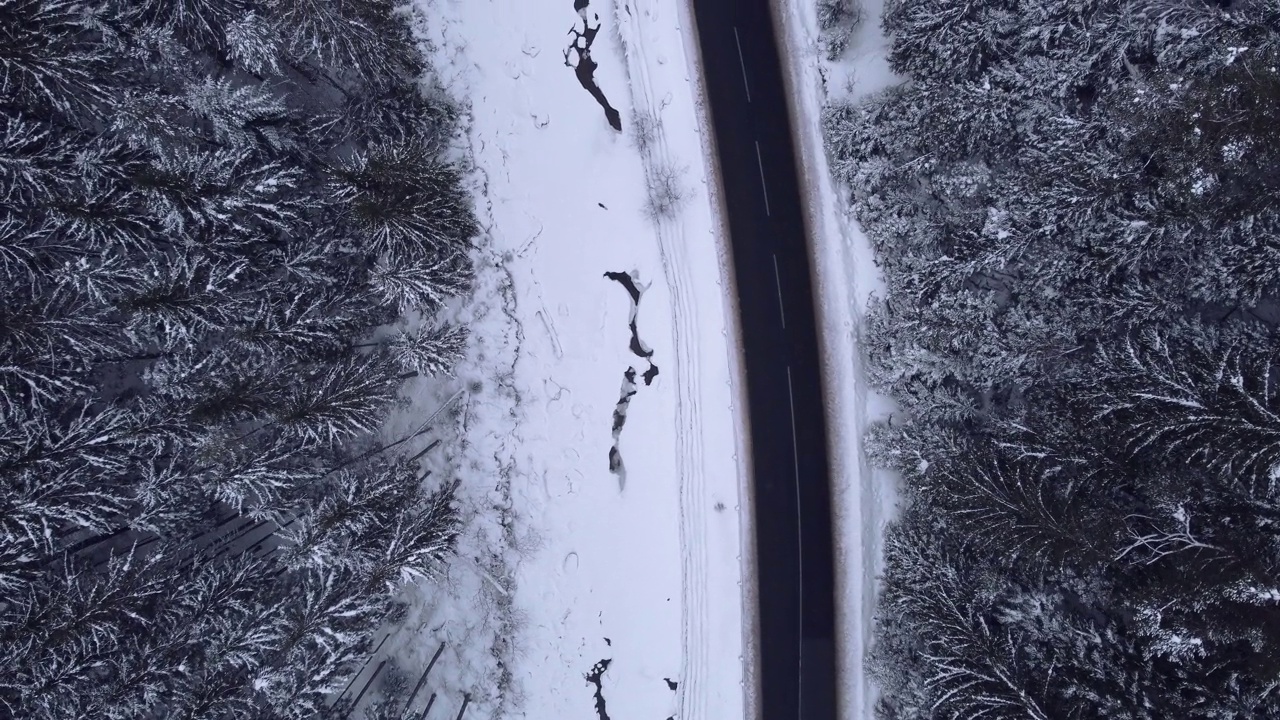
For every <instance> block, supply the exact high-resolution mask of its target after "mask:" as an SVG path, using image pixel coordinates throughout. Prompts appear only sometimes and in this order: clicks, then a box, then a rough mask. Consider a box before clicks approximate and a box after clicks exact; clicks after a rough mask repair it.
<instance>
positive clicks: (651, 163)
mask: <svg viewBox="0 0 1280 720" xmlns="http://www.w3.org/2000/svg"><path fill="white" fill-rule="evenodd" d="M614 15H615V19H616V22H617V23H618V30H619V36H620V38H621V40H622V45H623V54H624V56H625V59H626V62H625V63H624V66H623V67H624V69H625V71H626V75H627V79H628V83H627V84H628V87H629V89H630V92H631V100H632V106H633V109H634V110H636V111H637V112H639V111H643V112H646V113H648V114H649V115H650V116H651V117H654V118H658V119H659V122H658V123H657V124H656V127H655V128H654V138H653V142H652V143H650V144H648V145H647V146H646V147H645V148H644V149H643V150H642V151H641V155H642V156H643V160H644V167H645V174H646V181H647V182H646V186H648V185H649V184H650V183H652V182H653V181H654V179H655V174H656V173H657V172H659V171H660V168H662V167H668V168H669V167H674V161H675V160H676V158H674V157H672V154H671V151H670V149H669V147H668V143H667V138H666V134H665V131H664V129H663V127H662V124H661V117H662V111H663V109H664V107H665V104H664V103H659V102H655V91H654V87H653V84H652V81H651V79H650V77H649V71H648V68H649V59H648V57H647V55H646V46H645V42H644V29H643V24H644V22H646V21H652V20H653V17H652V13H651V11H650V10H648V9H645V10H641V9H639V8H638V7H637V8H635V9H633V8H632V7H631V4H630V0H623V2H621V3H620V4H617V5H615V7H614ZM642 15H643V17H642ZM676 212H677V213H678V208H677V209H676ZM655 226H656V232H657V236H658V249H659V254H660V257H661V261H662V270H663V274H664V276H665V278H666V280H667V285H668V288H669V289H670V292H671V300H672V303H671V304H672V331H673V334H674V343H673V354H674V356H675V357H674V360H675V370H674V373H673V374H674V376H675V377H674V380H675V386H676V438H677V439H676V450H677V454H678V458H677V467H678V469H679V474H678V477H679V482H680V487H679V498H680V514H679V529H680V545H681V579H682V583H681V585H682V594H683V597H682V603H681V624H682V633H681V634H682V638H681V640H682V646H683V648H682V650H683V655H684V668H683V671H682V678H681V682H680V683H679V684H678V687H679V689H678V690H677V698H676V703H677V709H678V712H677V717H679V718H680V720H701V719H702V718H705V717H707V716H708V712H707V708H706V700H707V698H706V696H707V692H706V690H705V689H704V687H705V685H706V678H707V676H708V674H709V669H710V662H711V658H710V657H709V653H708V650H709V645H710V641H709V638H708V634H707V628H708V626H709V625H710V615H709V613H710V608H709V606H708V603H707V581H708V570H707V568H708V563H709V558H708V551H707V534H708V528H707V521H708V519H709V513H708V510H709V506H708V498H707V491H706V462H705V450H704V447H703V437H702V414H701V411H700V404H701V403H700V399H701V395H702V388H701V379H702V373H701V372H700V369H701V368H700V365H699V357H698V349H697V347H696V346H695V345H694V343H696V342H697V338H699V337H700V333H699V327H698V313H697V311H696V308H695V307H694V306H693V305H692V303H691V299H690V296H691V293H692V287H693V281H692V278H691V277H690V274H689V262H688V258H687V257H686V252H685V249H686V247H687V244H686V237H685V232H684V226H683V225H682V224H681V223H680V222H679V218H678V217H672V218H663V217H658V218H656V219H655Z"/></svg>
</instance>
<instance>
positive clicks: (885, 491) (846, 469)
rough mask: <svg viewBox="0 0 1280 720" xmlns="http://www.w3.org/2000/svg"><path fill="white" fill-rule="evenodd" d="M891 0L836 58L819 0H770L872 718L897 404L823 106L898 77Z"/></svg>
mask: <svg viewBox="0 0 1280 720" xmlns="http://www.w3.org/2000/svg"><path fill="white" fill-rule="evenodd" d="M882 5H883V0H865V3H864V5H863V11H864V17H863V20H862V22H861V24H859V25H858V27H857V29H856V31H855V34H854V36H853V38H852V39H851V40H850V43H849V47H848V50H847V51H846V52H845V53H844V54H843V55H842V56H841V57H840V58H838V59H837V60H836V61H834V62H832V61H829V60H827V58H826V55H825V53H824V52H822V50H821V49H820V45H819V28H818V19H817V12H816V2H815V0H774V11H775V16H776V18H777V19H778V21H779V22H778V25H779V27H780V28H781V35H782V39H781V41H782V42H783V43H784V45H785V47H786V51H785V52H784V53H783V55H784V65H785V67H786V74H787V75H788V78H787V79H788V83H789V85H790V87H789V90H790V92H789V93H788V96H789V97H790V98H791V101H792V103H793V106H792V108H791V110H792V117H793V118H795V119H796V127H795V133H796V151H797V153H798V156H799V160H800V165H801V168H800V172H801V176H802V177H801V185H802V187H803V188H804V192H805V196H806V197H805V204H806V208H805V209H806V213H807V215H808V220H809V227H810V239H811V242H812V243H813V253H814V257H815V260H816V261H815V262H814V264H813V269H814V283H815V287H816V291H815V292H816V293H817V294H818V298H819V302H818V308H819V318H818V322H819V326H820V333H819V336H820V337H821V340H822V343H823V348H822V350H823V366H824V367H823V372H824V374H825V375H826V378H825V381H826V392H827V395H828V405H827V414H828V422H829V424H830V426H831V430H830V432H831V434H832V438H831V452H832V454H833V457H832V458H831V463H832V475H833V480H832V486H833V487H832V492H833V498H832V504H833V508H834V512H835V515H836V518H835V519H836V583H837V594H838V597H837V604H836V607H837V622H838V623H839V624H840V627H841V657H840V667H839V673H840V677H841V678H842V688H843V689H842V695H841V700H842V707H841V713H840V714H841V717H846V718H854V719H857V720H863V719H867V720H869V719H870V718H871V717H872V716H873V713H872V710H873V708H874V706H875V699H876V693H875V688H874V687H873V686H872V685H871V684H870V682H869V680H868V678H867V673H866V671H865V667H864V665H865V660H866V651H867V646H868V643H869V642H870V639H871V630H872V612H873V611H874V610H875V588H876V578H877V577H878V576H879V574H880V570H881V564H882V553H881V551H880V548H881V539H882V538H883V536H884V525H885V523H886V522H887V521H888V520H889V519H890V517H891V514H892V511H893V507H894V503H895V493H894V480H893V478H891V477H889V476H888V474H887V473H885V472H884V471H881V470H878V469H875V468H872V467H871V466H870V465H869V464H868V463H867V459H866V455H865V454H864V453H863V448H862V440H863V434H864V432H865V430H866V428H867V425H868V423H870V422H873V421H875V420H876V419H879V418H884V417H886V416H888V415H889V414H890V413H891V412H892V410H893V407H892V405H891V403H890V402H889V401H888V400H887V399H885V398H883V397H879V396H877V395H876V394H875V393H871V392H869V391H868V390H867V386H866V381H865V378H864V375H863V372H862V369H861V364H862V360H863V356H862V354H861V351H860V348H859V347H858V328H859V323H860V319H861V318H862V317H863V316H864V314H865V311H866V308H867V305H868V303H869V302H870V301H871V298H872V296H873V295H879V296H881V297H883V295H884V292H883V289H884V285H883V281H882V280H881V278H880V276H879V272H878V270H877V268H876V265H875V257H874V254H873V252H872V249H871V244H870V242H869V241H868V240H867V237H866V235H864V234H863V232H862V230H861V228H859V227H858V224H857V222H856V221H854V219H853V218H852V216H851V215H850V208H849V205H848V201H847V198H848V192H847V190H846V189H844V188H840V187H837V186H836V184H835V182H834V180H833V179H832V177H831V173H830V170H829V169H828V165H827V155H826V152H825V151H824V150H823V145H822V108H823V106H824V105H826V104H828V103H829V102H832V101H838V100H857V99H858V98H862V97H865V96H866V95H868V94H870V93H874V92H876V91H878V90H882V89H884V88H886V87H888V86H889V85H891V84H892V83H894V82H895V78H894V76H893V74H892V73H891V72H890V71H889V67H888V63H887V61H886V54H887V51H888V44H887V40H886V39H885V37H884V36H883V33H882V31H881V29H880V12H881V9H882Z"/></svg>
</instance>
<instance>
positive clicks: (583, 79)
mask: <svg viewBox="0 0 1280 720" xmlns="http://www.w3.org/2000/svg"><path fill="white" fill-rule="evenodd" d="M589 4H590V0H574V2H573V9H574V10H576V11H577V13H578V15H579V16H580V17H581V18H582V29H581V30H579V29H578V28H577V27H573V28H570V29H569V37H570V38H572V39H571V40H570V42H569V47H567V48H565V50H564V64H565V66H566V67H571V68H573V74H574V75H575V76H577V78H578V82H579V83H580V84H581V85H582V87H583V88H585V89H586V91H587V92H589V93H591V97H593V98H595V100H596V102H597V103H600V107H601V108H603V109H604V116H605V119H606V120H608V121H609V126H610V127H612V128H613V129H614V130H617V131H618V132H622V116H621V115H620V114H619V113H618V111H617V110H615V109H614V107H613V106H612V105H610V104H609V99H608V98H606V97H605V96H604V91H603V90H601V89H600V86H599V85H597V84H596V68H597V67H599V65H598V64H597V63H596V61H595V60H592V59H591V44H592V43H594V42H595V40H596V34H597V33H599V32H600V16H599V15H594V14H593V15H592V18H593V19H594V20H595V21H596V26H595V27H591V20H589V19H587V6H588V5H589ZM575 54H576V55H577V57H578V59H577V62H576V63H575V62H573V61H571V60H570V56H571V55H575Z"/></svg>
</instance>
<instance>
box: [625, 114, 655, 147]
mask: <svg viewBox="0 0 1280 720" xmlns="http://www.w3.org/2000/svg"><path fill="white" fill-rule="evenodd" d="M661 129H662V120H660V119H659V118H658V116H657V115H655V114H654V113H652V112H650V111H648V110H642V111H640V112H638V113H636V116H635V118H633V119H632V120H631V142H632V143H634V144H635V146H636V149H637V150H639V151H640V152H641V153H646V152H648V150H649V148H651V147H653V141H654V140H655V139H657V137H658V131H659V130H661Z"/></svg>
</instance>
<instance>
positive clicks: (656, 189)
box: [645, 162, 688, 221]
mask: <svg viewBox="0 0 1280 720" xmlns="http://www.w3.org/2000/svg"><path fill="white" fill-rule="evenodd" d="M684 174H685V169H684V168H683V167H677V166H676V165H674V164H672V163H670V162H658V163H655V164H654V166H653V167H651V168H650V169H649V172H648V174H647V175H648V177H647V183H648V187H647V188H646V189H647V190H648V194H649V197H648V200H647V202H646V203H645V212H646V214H647V215H648V216H649V219H651V220H654V221H658V220H670V219H671V218H674V217H675V216H676V214H677V213H678V212H679V211H680V207H681V206H682V205H684V202H685V200H686V199H688V191H687V190H686V189H685V186H684Z"/></svg>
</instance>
